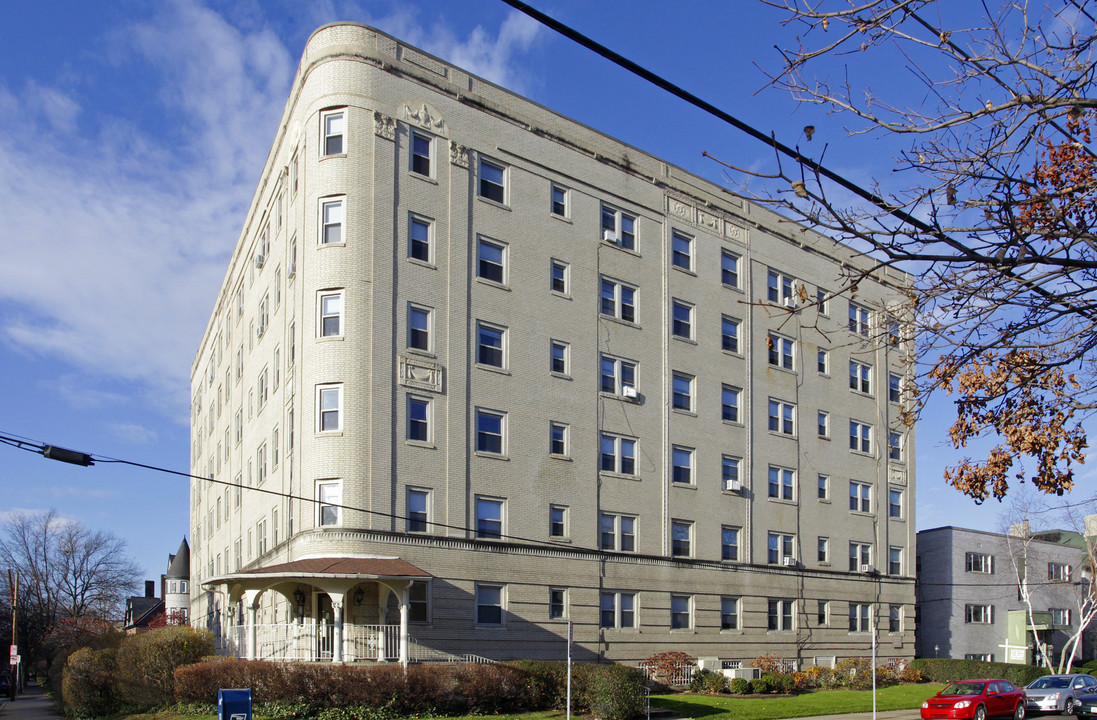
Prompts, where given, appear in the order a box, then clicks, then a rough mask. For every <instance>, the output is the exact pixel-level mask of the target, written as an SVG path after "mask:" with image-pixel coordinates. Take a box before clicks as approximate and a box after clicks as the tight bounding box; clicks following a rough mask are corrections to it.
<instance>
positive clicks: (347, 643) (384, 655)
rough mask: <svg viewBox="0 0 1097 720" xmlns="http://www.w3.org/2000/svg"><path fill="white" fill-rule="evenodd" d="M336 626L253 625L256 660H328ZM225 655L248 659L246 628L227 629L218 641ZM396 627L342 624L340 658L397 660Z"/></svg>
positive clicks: (398, 653) (295, 624) (397, 626)
mask: <svg viewBox="0 0 1097 720" xmlns="http://www.w3.org/2000/svg"><path fill="white" fill-rule="evenodd" d="M334 641H335V626H334V625H331V624H320V625H315V624H310V623H304V624H300V625H298V624H297V623H290V624H264V625H256V626H255V657H256V659H258V660H301V661H307V662H312V661H328V660H331V659H332V657H333V655H332V646H333V643H334ZM221 652H222V654H224V655H229V656H232V657H239V658H244V657H247V656H248V629H247V627H246V626H244V625H238V626H236V627H233V628H229V629H228V630H227V631H226V632H225V635H224V637H223V638H222V641H221ZM399 658H400V626H399V625H352V624H350V623H346V624H344V625H343V659H344V660H345V661H348V662H352V661H355V660H376V661H385V660H398V659H399Z"/></svg>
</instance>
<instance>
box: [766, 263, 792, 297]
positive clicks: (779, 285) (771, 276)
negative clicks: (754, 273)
mask: <svg viewBox="0 0 1097 720" xmlns="http://www.w3.org/2000/svg"><path fill="white" fill-rule="evenodd" d="M793 282H794V281H793V279H792V278H791V277H789V276H788V275H782V274H781V273H779V272H776V271H774V270H770V271H768V272H767V273H766V299H767V300H769V301H770V302H774V303H784V302H785V301H786V300H789V301H791V300H792V297H793V295H792V285H793Z"/></svg>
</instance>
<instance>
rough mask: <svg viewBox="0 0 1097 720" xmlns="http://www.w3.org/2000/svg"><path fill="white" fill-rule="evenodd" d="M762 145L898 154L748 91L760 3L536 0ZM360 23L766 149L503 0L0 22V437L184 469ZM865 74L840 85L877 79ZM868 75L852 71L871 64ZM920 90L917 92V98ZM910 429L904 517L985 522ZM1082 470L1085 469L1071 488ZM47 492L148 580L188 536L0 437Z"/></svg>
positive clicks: (37, 503) (670, 146)
mask: <svg viewBox="0 0 1097 720" xmlns="http://www.w3.org/2000/svg"><path fill="white" fill-rule="evenodd" d="M534 4H535V5H536V6H537V7H538V8H539V9H541V10H543V11H545V12H547V13H549V14H551V15H553V16H555V17H557V18H558V19H560V20H562V21H563V22H565V23H567V24H570V25H572V26H573V27H576V28H577V29H579V30H580V31H581V32H583V33H585V34H587V35H590V36H592V37H594V38H595V39H597V40H598V41H600V42H602V43H603V44H605V45H607V46H609V47H611V48H613V49H615V50H617V51H618V52H620V53H621V54H623V55H625V56H626V57H629V58H631V59H633V60H635V61H636V62H638V63H640V64H641V65H644V66H645V67H648V68H649V69H652V70H654V71H656V72H658V73H660V74H663V75H664V76H666V77H668V78H669V79H670V80H672V81H674V82H676V83H678V84H680V85H682V86H684V87H685V88H686V89H688V90H690V91H692V92H694V93H695V94H697V95H700V96H701V97H703V98H705V99H706V100H708V101H710V102H712V103H713V104H715V105H716V106H718V107H721V108H723V109H725V110H727V111H728V112H731V113H732V114H734V115H736V116H738V117H740V118H741V119H743V120H745V121H747V122H749V123H751V124H752V125H754V126H756V127H758V128H760V129H762V130H763V131H766V132H769V131H771V130H772V131H774V132H775V133H776V135H777V137H778V139H779V140H781V141H783V142H785V143H786V144H795V143H796V142H797V138H798V137H799V135H800V132H801V130H800V129H801V128H802V127H803V126H804V125H809V124H811V125H815V126H816V128H817V135H816V139H815V143H817V145H816V146H815V147H816V148H818V147H819V145H818V143H820V141H824V142H827V143H829V146H828V149H827V157H826V162H827V164H828V165H829V166H830V167H832V168H833V169H835V170H837V171H838V172H841V173H843V174H845V175H847V176H848V177H850V178H852V179H854V180H855V181H857V182H859V183H862V184H865V185H871V184H872V182H873V179H874V178H883V179H885V181H886V179H887V177H888V175H889V170H890V169H891V164H890V157H891V149H890V148H889V147H888V146H887V144H886V143H884V142H882V141H880V140H879V139H872V138H865V137H863V136H862V137H860V138H856V139H851V138H847V137H846V134H845V131H844V129H843V126H842V120H841V119H839V118H836V117H834V116H828V115H826V114H824V113H823V112H822V110H820V109H819V108H817V107H810V106H797V105H796V104H795V103H794V102H793V101H792V100H791V99H790V98H788V97H787V96H786V95H784V94H782V93H780V92H778V91H776V90H767V89H766V88H765V77H764V75H763V72H762V70H761V69H759V66H761V67H762V68H767V69H771V70H772V69H776V68H777V67H778V63H779V56H778V54H777V52H776V51H775V50H774V49H773V45H774V44H775V43H780V44H784V45H787V44H789V43H790V42H791V29H789V28H784V27H782V26H781V25H780V24H779V22H778V20H779V18H778V16H776V15H775V14H774V12H773V11H771V10H769V9H767V8H765V7H764V6H763V5H761V4H760V3H755V2H750V1H747V0H741V1H740V2H701V1H700V0H695V1H693V2H681V3H667V2H664V1H663V0H599V1H598V2H591V0H535V2H534ZM337 20H349V21H355V22H363V23H366V24H370V25H374V26H376V27H378V28H380V29H382V30H384V31H386V32H388V33H391V34H393V35H395V36H397V37H399V38H401V39H404V40H406V41H408V42H411V43H412V44H415V45H417V46H418V47H421V48H423V49H425V50H427V51H428V52H431V53H433V54H435V55H438V56H440V57H442V58H444V59H446V60H449V61H452V62H454V63H456V64H458V65H461V66H463V67H465V68H467V69H469V70H471V71H473V72H475V73H477V74H479V75H482V76H484V77H486V78H488V79H490V80H493V81H495V82H497V83H500V84H502V85H503V86H505V87H507V88H509V89H512V90H514V91H516V92H519V93H522V94H524V95H526V96H528V97H531V98H532V99H534V100H535V101H537V102H539V103H541V104H542V105H545V106H547V107H549V108H551V109H553V110H556V111H558V112H561V113H563V114H564V115H568V116H570V117H572V118H574V119H576V120H579V121H580V122H583V123H585V124H587V125H590V126H591V127H594V128H595V129H598V130H600V131H603V132H606V133H608V134H609V135H613V136H615V137H618V138H620V139H622V140H624V141H625V142H628V143H630V144H632V145H635V146H636V147H639V148H641V149H643V150H646V151H648V152H651V153H653V154H655V155H658V156H661V157H663V158H665V159H667V160H668V161H670V162H672V163H674V164H677V165H680V166H682V167H685V168H687V169H689V170H691V171H693V172H696V173H698V174H700V175H702V176H705V177H708V178H710V179H712V180H715V181H718V182H719V181H721V178H722V173H721V168H720V167H719V166H718V165H716V164H715V163H713V162H712V161H711V160H706V159H705V158H703V157H702V156H701V153H702V152H703V151H706V150H707V151H709V152H711V153H713V154H714V155H717V156H718V157H720V158H721V159H724V160H726V161H728V162H730V163H733V164H735V165H737V166H740V167H759V168H761V167H765V166H767V164H770V163H771V162H772V159H773V158H772V153H771V152H770V151H768V150H767V149H766V148H765V147H763V146H761V145H759V143H757V142H756V141H754V140H751V139H749V138H747V137H746V136H745V135H742V134H741V133H739V132H737V131H735V130H734V129H732V128H731V127H729V126H726V125H723V124H721V123H720V122H718V121H716V120H714V119H712V118H710V117H708V116H706V115H704V114H702V113H701V111H699V110H696V109H694V108H692V107H690V106H688V105H686V104H685V103H683V102H681V101H679V100H677V99H675V98H672V97H670V96H668V95H667V94H666V93H664V92H663V91H660V90H658V89H656V88H654V87H652V86H650V85H648V84H646V83H645V82H643V81H642V80H640V79H638V78H635V77H633V76H631V75H628V74H627V73H625V71H623V70H621V69H619V68H616V67H615V66H613V65H611V64H610V63H608V62H607V61H604V60H601V59H600V58H597V57H596V56H594V55H593V54H591V53H590V52H588V51H586V50H584V49H582V48H580V47H578V46H576V45H574V44H573V43H571V42H570V41H568V40H566V39H564V38H562V37H560V36H558V35H556V34H555V33H553V32H552V31H550V30H547V29H546V28H542V27H539V26H538V25H536V24H535V23H534V22H533V21H531V20H529V19H527V18H525V17H524V16H520V15H518V14H517V13H515V12H514V11H512V10H511V9H510V8H509V7H508V6H506V5H504V4H503V3H502V2H500V1H499V0H461V1H460V2H442V1H441V0H438V1H431V0H410V1H409V0H402V1H400V2H389V1H387V0H381V1H378V2H369V1H366V0H362V1H360V2H335V1H331V0H329V1H316V2H307V3H302V2H297V1H295V0H270V1H263V2H259V1H258V0H252V1H248V0H240V1H239V2H217V1H214V0H209V1H207V2H202V1H201V0H163V1H156V2H143V1H137V0H115V1H114V2H100V3H88V2H83V1H81V0H58V1H56V2H50V3H14V4H11V5H10V6H8V7H6V8H5V22H4V23H3V24H0V377H2V378H3V380H2V381H0V388H2V391H0V398H2V399H0V432H4V433H7V434H13V435H19V436H23V437H26V438H30V439H33V440H37V441H42V442H48V443H52V444H56V445H60V446H64V447H70V448H73V449H78V450H82V451H85V452H91V453H95V454H98V455H105V456H111V457H117V458H124V459H127V460H133V461H137V462H141V463H146V464H149V465H157V466H162V467H166V468H171V469H175V470H180V471H186V470H187V467H188V463H187V461H188V448H189V435H188V427H187V419H188V402H189V391H188V383H189V376H190V365H191V361H192V360H193V357H194V352H195V349H196V348H197V345H198V341H199V339H200V338H201V333H202V330H203V328H204V326H205V322H206V319H207V317H208V315H209V312H210V310H211V308H212V304H213V302H214V300H215V295H216V292H217V288H218V286H219V284H220V282H221V279H222V276H223V273H224V269H225V267H226V264H227V260H228V258H229V255H230V253H231V251H232V248H233V245H234V243H235V241H236V238H237V234H238V233H239V230H240V223H241V222H242V220H243V218H244V213H245V211H246V208H247V205H248V202H249V201H250V198H251V194H252V192H253V190H254V188H255V184H256V182H257V180H258V177H259V173H260V172H261V170H262V165H263V162H264V160H265V158H266V153H267V150H268V149H269V146H270V143H271V140H272V138H273V135H274V132H275V129H276V127H277V123H278V120H279V118H280V115H281V112H282V107H283V104H284V102H285V99H286V96H287V94H288V91H289V86H290V83H291V81H292V78H293V73H294V71H295V68H296V65H297V62H298V60H299V58H300V54H301V51H302V49H303V47H304V43H305V41H306V40H307V39H308V36H309V34H310V33H311V32H312V31H313V30H314V29H315V28H317V27H319V26H320V25H322V24H324V23H327V22H332V21H337ZM879 70H880V68H869V69H865V70H863V71H861V72H862V74H861V75H858V72H857V71H854V72H853V73H852V74H851V76H852V79H853V81H854V82H855V83H856V82H864V83H866V84H871V83H877V84H879V83H888V82H891V81H892V79H891V78H885V77H882V76H880V75H878V74H877V72H878V71H879ZM864 73H868V74H864ZM915 100H916V98H915ZM942 408H943V403H941V402H938V403H935V404H934V405H933V406H931V408H930V410H929V413H928V419H927V420H926V421H925V422H922V423H921V424H920V426H919V429H918V453H917V454H918V457H917V460H918V468H917V469H918V508H917V513H918V515H917V522H918V527H919V528H928V527H936V526H939V525H948V524H953V525H961V526H965V527H974V528H980V529H987V530H996V529H998V528H999V524H1000V517H1001V515H1002V508H1001V506H999V505H998V504H997V503H988V504H986V505H984V506H981V507H977V506H975V505H974V504H973V503H972V502H971V501H970V500H968V499H966V498H964V497H962V496H960V495H959V494H958V493H956V492H955V491H953V490H951V489H950V488H947V487H946V486H944V484H943V482H942V481H941V479H940V478H941V470H942V468H943V467H944V466H945V465H947V464H950V463H953V462H955V461H956V459H957V458H958V457H959V454H958V453H956V451H953V450H951V449H950V448H949V447H948V446H947V444H946V440H947V436H946V428H947V410H948V409H947V407H944V409H942ZM1087 479H1092V471H1090V473H1089V477H1088V478H1087V477H1084V476H1083V478H1082V479H1081V483H1080V485H1081V486H1082V490H1080V491H1078V492H1077V493H1076V495H1077V494H1079V493H1083V492H1084V493H1087V494H1088V491H1087V490H1086V489H1085V488H1086V486H1087V484H1088V483H1087V482H1086V480H1087ZM48 508H56V509H57V510H58V511H59V512H60V513H61V514H62V515H63V516H65V517H70V518H74V519H78V520H80V521H82V522H83V523H85V524H87V525H89V526H91V527H94V528H102V529H107V530H111V531H113V532H115V533H116V534H118V535H120V536H121V537H123V538H124V539H125V540H126V541H127V542H128V544H129V550H130V552H131V554H132V555H133V556H134V557H135V558H136V559H137V560H138V562H139V564H140V565H141V566H142V567H143V569H144V572H145V577H147V578H150V579H151V578H156V577H158V576H159V574H160V573H161V572H163V571H164V570H165V569H166V563H167V554H168V553H169V552H174V551H175V549H176V548H177V547H178V545H179V541H180V539H181V538H182V537H183V536H184V535H186V533H187V528H188V524H187V482H186V480H185V479H183V478H179V477H174V476H171V475H167V474H162V473H155V472H150V471H147V470H140V469H136V468H131V467H127V466H121V465H107V464H99V465H96V466H95V467H92V468H80V467H75V466H69V465H63V464H60V463H54V462H50V461H47V460H44V459H42V458H41V457H38V456H36V455H32V454H30V453H25V452H20V451H18V450H15V449H12V448H6V447H0V513H6V512H12V511H17V510H24V511H39V510H45V509H48Z"/></svg>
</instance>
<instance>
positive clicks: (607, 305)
mask: <svg viewBox="0 0 1097 720" xmlns="http://www.w3.org/2000/svg"><path fill="white" fill-rule="evenodd" d="M601 312H602V314H603V315H606V316H608V317H612V318H617V319H618V320H624V321H625V322H636V288H634V287H630V286H628V285H624V284H622V283H619V282H617V281H615V280H607V279H606V278H602V310H601Z"/></svg>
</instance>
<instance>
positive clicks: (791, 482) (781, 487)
mask: <svg viewBox="0 0 1097 720" xmlns="http://www.w3.org/2000/svg"><path fill="white" fill-rule="evenodd" d="M795 479H796V473H795V471H793V470H790V469H789V468H782V467H777V466H775V465H770V466H769V496H770V497H771V498H777V499H778V500H795V497H794V496H793V488H794V487H795V486H796V482H795Z"/></svg>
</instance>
